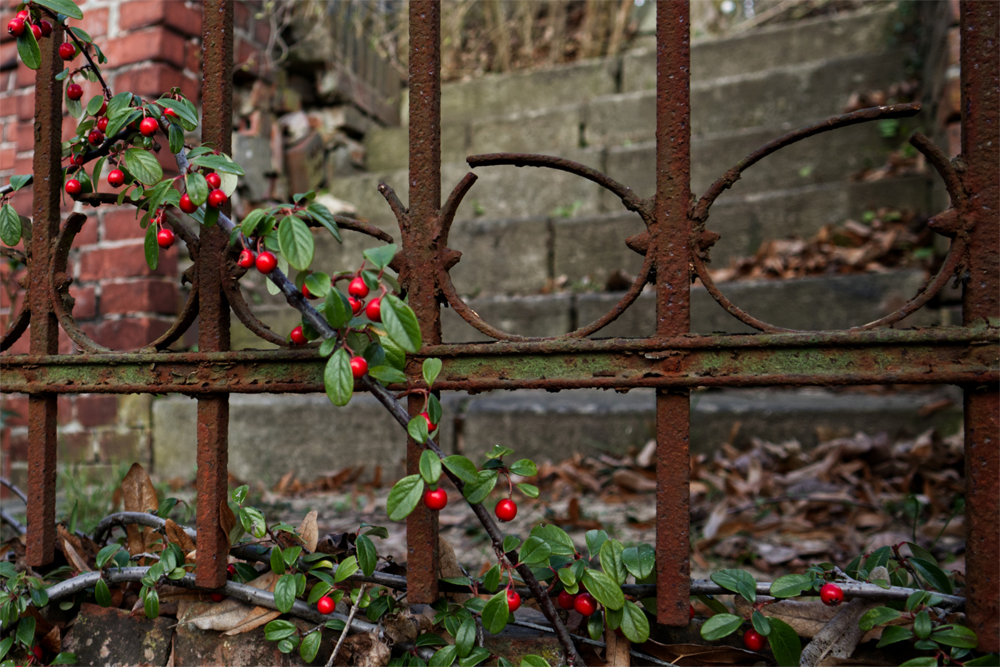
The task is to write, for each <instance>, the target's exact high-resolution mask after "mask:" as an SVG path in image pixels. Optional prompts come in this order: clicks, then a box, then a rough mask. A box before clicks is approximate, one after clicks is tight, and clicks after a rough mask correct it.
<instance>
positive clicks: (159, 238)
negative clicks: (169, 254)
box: [156, 229, 174, 248]
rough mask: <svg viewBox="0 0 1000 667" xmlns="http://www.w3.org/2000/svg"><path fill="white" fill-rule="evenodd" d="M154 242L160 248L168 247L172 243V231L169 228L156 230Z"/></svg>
mask: <svg viewBox="0 0 1000 667" xmlns="http://www.w3.org/2000/svg"><path fill="white" fill-rule="evenodd" d="M156 242H157V243H158V244H159V245H160V247H161V248H169V247H170V246H172V245H173V244H174V232H173V231H172V230H170V229H161V230H160V231H158V232H156Z"/></svg>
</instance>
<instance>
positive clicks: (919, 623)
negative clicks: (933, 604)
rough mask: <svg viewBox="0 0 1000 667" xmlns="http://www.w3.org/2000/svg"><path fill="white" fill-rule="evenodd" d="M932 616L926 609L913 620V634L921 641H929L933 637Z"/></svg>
mask: <svg viewBox="0 0 1000 667" xmlns="http://www.w3.org/2000/svg"><path fill="white" fill-rule="evenodd" d="M931 629H932V628H931V615H930V613H929V612H928V611H927V610H926V609H924V610H923V611H921V612H920V613H919V614H917V615H916V616H915V617H914V619H913V634H915V635H916V636H917V638H919V639H927V638H928V637H930V636H931Z"/></svg>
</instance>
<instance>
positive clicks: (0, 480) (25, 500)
mask: <svg viewBox="0 0 1000 667" xmlns="http://www.w3.org/2000/svg"><path fill="white" fill-rule="evenodd" d="M5 250H6V248H5ZM0 485H2V486H6V487H7V488H8V489H10V490H11V491H13V492H14V495H15V496H17V497H18V498H20V499H21V502H23V503H24V504H25V505H27V504H28V496H26V495H24V491H22V490H21V489H19V488H17V487H16V486H14V485H13V484H11V483H10V480H9V479H7V478H6V477H0Z"/></svg>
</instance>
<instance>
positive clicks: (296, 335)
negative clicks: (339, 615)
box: [288, 325, 329, 613]
mask: <svg viewBox="0 0 1000 667" xmlns="http://www.w3.org/2000/svg"><path fill="white" fill-rule="evenodd" d="M288 337H289V338H291V339H292V343H293V344H295V345H305V344H306V343H308V342H309V341H308V340H307V339H306V335H305V334H304V333H302V326H301V325H299V326H297V327H295V328H294V329H292V331H291V333H289V334H288ZM328 613H329V612H328Z"/></svg>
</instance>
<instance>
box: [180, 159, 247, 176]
mask: <svg viewBox="0 0 1000 667" xmlns="http://www.w3.org/2000/svg"><path fill="white" fill-rule="evenodd" d="M191 164H192V165H194V166H196V167H205V168H207V169H210V170H212V171H218V172H221V173H220V175H221V174H236V175H237V176H245V175H246V174H244V173H243V169H242V168H240V166H239V165H238V164H236V163H235V162H232V161H231V160H228V159H226V158H225V157H223V156H222V155H199V156H198V157H196V158H194V159H193V160H191Z"/></svg>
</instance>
